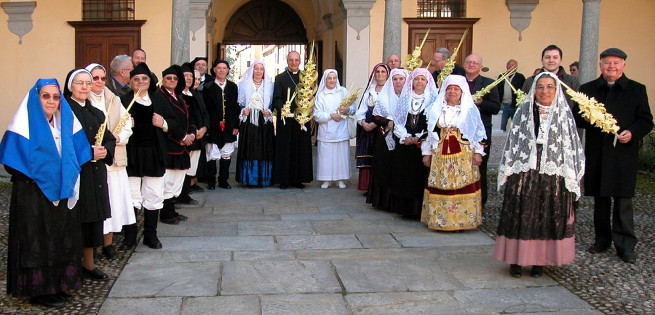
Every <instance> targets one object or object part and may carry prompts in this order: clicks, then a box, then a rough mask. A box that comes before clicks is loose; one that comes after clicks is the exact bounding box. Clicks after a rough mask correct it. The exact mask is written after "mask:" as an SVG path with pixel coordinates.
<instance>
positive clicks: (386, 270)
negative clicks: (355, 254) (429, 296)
mask: <svg viewBox="0 0 655 315" xmlns="http://www.w3.org/2000/svg"><path fill="white" fill-rule="evenodd" d="M332 263H333V264H334V266H335V267H336V269H337V273H338V274H339V279H340V280H341V282H342V283H343V285H344V287H345V288H346V291H347V292H348V293H353V292H355V293H356V292H404V291H439V290H455V289H463V288H464V286H463V285H462V284H461V283H460V282H459V281H457V280H456V279H455V278H453V277H452V275H450V274H449V273H448V272H446V271H445V270H444V269H443V268H442V267H441V266H439V264H437V263H436V261H435V260H432V259H411V260H401V259H397V260H335V261H332Z"/></svg>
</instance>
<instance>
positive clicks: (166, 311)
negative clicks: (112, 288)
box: [98, 297, 182, 315]
mask: <svg viewBox="0 0 655 315" xmlns="http://www.w3.org/2000/svg"><path fill="white" fill-rule="evenodd" d="M181 307H182V298H181V297H157V298H138V299H132V298H112V297H108V298H107V299H106V300H105V302H104V303H102V306H101V307H100V310H99V311H98V315H115V314H157V315H177V314H179V313H180V309H181Z"/></svg>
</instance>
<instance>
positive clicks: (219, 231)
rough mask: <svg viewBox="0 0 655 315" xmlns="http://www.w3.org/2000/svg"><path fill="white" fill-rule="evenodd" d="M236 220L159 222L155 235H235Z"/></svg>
mask: <svg viewBox="0 0 655 315" xmlns="http://www.w3.org/2000/svg"><path fill="white" fill-rule="evenodd" d="M236 235H237V223H236V222H224V223H216V222H208V221H200V222H190V221H186V222H180V224H175V225H171V224H162V223H159V226H158V228H157V236H159V237H161V236H236Z"/></svg>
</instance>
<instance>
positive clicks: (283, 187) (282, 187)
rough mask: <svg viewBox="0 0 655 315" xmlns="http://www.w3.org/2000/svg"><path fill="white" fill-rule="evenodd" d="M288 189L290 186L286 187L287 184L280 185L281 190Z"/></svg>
mask: <svg viewBox="0 0 655 315" xmlns="http://www.w3.org/2000/svg"><path fill="white" fill-rule="evenodd" d="M287 188H289V185H285V184H282V185H280V189H287Z"/></svg>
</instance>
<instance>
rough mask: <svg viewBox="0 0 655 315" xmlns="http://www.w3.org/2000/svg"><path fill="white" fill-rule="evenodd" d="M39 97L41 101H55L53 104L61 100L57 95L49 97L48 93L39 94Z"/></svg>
mask: <svg viewBox="0 0 655 315" xmlns="http://www.w3.org/2000/svg"><path fill="white" fill-rule="evenodd" d="M40 96H41V98H42V99H44V100H46V101H47V100H49V99H50V98H52V100H53V101H55V102H57V101H59V100H60V99H61V95H59V94H52V95H51V94H50V93H41V94H40Z"/></svg>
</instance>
